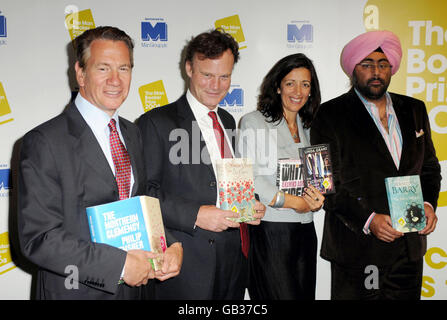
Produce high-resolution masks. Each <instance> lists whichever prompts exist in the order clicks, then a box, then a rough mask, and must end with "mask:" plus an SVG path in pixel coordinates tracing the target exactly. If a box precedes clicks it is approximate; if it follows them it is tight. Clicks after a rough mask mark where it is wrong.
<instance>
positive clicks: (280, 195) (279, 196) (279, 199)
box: [272, 191, 286, 208]
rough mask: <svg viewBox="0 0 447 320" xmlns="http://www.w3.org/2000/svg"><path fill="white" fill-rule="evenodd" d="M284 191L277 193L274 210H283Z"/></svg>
mask: <svg viewBox="0 0 447 320" xmlns="http://www.w3.org/2000/svg"><path fill="white" fill-rule="evenodd" d="M285 200H286V199H285V196H284V191H278V192H277V193H276V199H275V204H274V205H273V206H272V207H273V208H282V207H283V206H284V202H285Z"/></svg>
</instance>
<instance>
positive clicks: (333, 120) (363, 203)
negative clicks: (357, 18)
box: [311, 31, 441, 299]
mask: <svg viewBox="0 0 447 320" xmlns="http://www.w3.org/2000/svg"><path fill="white" fill-rule="evenodd" d="M401 56H402V51H401V46H400V41H399V39H398V38H397V36H396V35H394V34H393V33H391V32H389V31H372V32H367V33H364V34H362V35H360V36H358V37H356V38H355V39H353V40H352V41H351V42H349V43H348V44H347V45H346V46H345V48H344V50H343V53H342V59H341V61H342V67H343V70H344V71H345V72H346V74H347V75H348V76H349V77H350V78H351V82H352V85H353V87H352V88H351V90H350V91H349V92H347V93H345V94H343V95H341V96H339V97H337V98H335V99H333V100H330V101H328V102H326V103H324V104H322V105H321V108H320V110H319V111H318V113H317V115H316V118H315V120H314V122H313V123H312V128H311V142H312V144H318V143H329V144H330V148H331V154H332V161H333V170H334V181H335V188H336V194H334V195H328V196H327V197H326V201H325V205H324V209H325V211H326V215H325V222H324V233H323V242H322V246H321V256H322V257H323V258H324V259H326V260H329V261H330V262H331V276H332V280H331V282H332V284H331V297H332V299H420V294H421V285H422V269H423V256H424V254H425V251H426V236H427V235H428V234H429V233H431V232H433V231H434V229H435V227H436V221H437V217H436V214H435V209H436V204H437V200H438V195H439V190H440V181H441V175H440V166H439V162H438V159H437V158H436V153H435V149H434V146H433V142H432V139H431V132H430V123H429V120H428V116H427V110H426V108H425V105H424V103H423V102H422V101H420V100H416V99H414V98H411V97H407V96H403V95H399V94H394V93H389V92H387V88H388V85H389V83H390V81H391V76H392V75H393V74H394V73H395V72H397V70H398V69H399V65H400V60H401ZM407 175H419V176H420V178H421V184H422V191H423V197H424V201H425V202H424V209H425V215H426V219H427V225H426V227H425V228H424V229H423V230H421V231H419V232H413V233H405V234H403V233H401V232H398V231H397V230H395V229H393V228H392V225H391V219H390V215H389V208H388V200H387V195H386V188H385V182H384V180H385V178H387V177H394V176H407Z"/></svg>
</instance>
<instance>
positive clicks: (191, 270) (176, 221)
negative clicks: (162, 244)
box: [138, 30, 265, 299]
mask: <svg viewBox="0 0 447 320" xmlns="http://www.w3.org/2000/svg"><path fill="white" fill-rule="evenodd" d="M238 57H239V53H238V44H237V42H236V41H235V40H234V39H233V38H232V37H231V36H230V35H229V34H226V33H224V32H220V31H217V30H214V31H212V32H205V33H202V34H200V35H198V36H197V37H195V38H193V39H192V40H191V41H190V42H189V44H188V46H187V48H186V58H185V70H186V74H187V75H188V78H189V89H188V91H187V93H186V94H184V95H183V96H181V97H180V99H178V100H177V101H176V102H174V103H171V104H169V105H167V106H163V107H160V108H157V109H154V110H151V111H149V112H147V113H146V114H144V115H143V116H141V118H140V119H139V121H138V126H139V127H140V129H141V133H142V136H143V145H144V155H145V159H146V167H147V179H148V187H149V191H150V193H152V194H154V195H156V196H157V197H159V198H160V202H161V208H162V211H163V219H164V223H165V226H166V228H167V229H169V230H171V231H172V233H173V235H174V236H175V238H176V239H178V240H179V241H181V242H182V244H183V248H184V262H183V266H182V271H181V272H180V275H179V276H177V277H176V278H173V279H170V280H167V281H165V282H163V283H157V286H156V294H157V298H161V299H243V298H244V292H245V287H246V279H247V274H246V273H247V261H246V257H244V255H243V253H242V250H241V232H240V230H239V224H238V223H235V222H232V221H230V220H228V218H231V217H236V216H237V214H236V213H234V212H231V211H224V210H221V209H219V208H218V207H216V203H217V185H216V175H215V160H216V159H218V158H223V157H232V156H233V154H234V153H233V150H234V134H230V132H227V134H226V135H225V134H224V133H223V132H222V135H223V137H222V135H220V136H219V139H218V138H217V136H215V132H214V130H216V134H218V132H219V128H220V127H223V128H224V129H225V130H227V131H234V130H235V127H236V125H235V121H234V119H233V117H232V116H231V115H230V114H229V113H228V112H226V111H225V110H223V109H220V108H218V107H217V105H218V103H219V102H220V101H221V100H222V99H223V98H224V97H225V95H226V93H227V92H228V89H229V87H230V84H231V74H232V71H233V66H234V64H235V63H236V62H237V60H238ZM225 130H224V131H225ZM220 131H222V129H220ZM233 133H234V132H233ZM229 137H231V139H229ZM217 141H219V142H218V143H216V142H217ZM229 141H231V143H229ZM231 146H232V147H233V148H232V147H231ZM256 209H257V210H259V212H258V213H257V216H256V217H257V220H256V221H254V222H252V224H259V223H260V219H261V218H262V217H263V214H264V211H265V207H264V206H263V205H262V204H261V203H259V202H257V205H256ZM246 227H247V226H246V225H243V224H241V231H242V237H243V238H242V241H245V242H244V244H243V245H246V244H247V239H246V238H244V237H245V234H244V233H243V232H244V231H246ZM243 239H245V240H243ZM244 248H246V247H244Z"/></svg>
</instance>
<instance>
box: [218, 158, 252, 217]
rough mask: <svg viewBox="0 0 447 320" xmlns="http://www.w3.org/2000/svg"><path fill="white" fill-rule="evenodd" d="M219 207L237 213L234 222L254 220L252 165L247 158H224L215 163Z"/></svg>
mask: <svg viewBox="0 0 447 320" xmlns="http://www.w3.org/2000/svg"><path fill="white" fill-rule="evenodd" d="M216 171H217V172H216V173H217V183H218V193H219V197H218V198H219V207H220V209H222V210H231V211H234V212H237V213H239V217H238V218H234V219H232V220H234V221H236V222H247V221H253V220H255V218H254V217H253V214H254V213H255V209H254V207H255V201H256V199H255V187H254V179H253V163H252V162H251V161H250V160H249V159H247V158H225V159H218V160H217V162H216Z"/></svg>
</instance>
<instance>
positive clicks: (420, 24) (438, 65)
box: [363, 0, 447, 207]
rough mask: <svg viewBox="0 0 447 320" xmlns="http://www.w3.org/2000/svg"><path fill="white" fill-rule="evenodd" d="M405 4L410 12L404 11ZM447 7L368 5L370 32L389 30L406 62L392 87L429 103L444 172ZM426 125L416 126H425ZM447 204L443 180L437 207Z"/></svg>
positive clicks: (380, 1) (441, 2)
mask: <svg viewBox="0 0 447 320" xmlns="http://www.w3.org/2000/svg"><path fill="white" fill-rule="evenodd" d="M403 7H404V8H405V12H406V14H404V15H401V14H399V10H401V9H402V8H403ZM446 11H447V2H446V1H445V0H432V1H430V5H429V6H424V5H421V3H419V2H417V1H405V0H396V1H386V0H368V1H367V2H366V3H365V7H364V9H363V22H364V26H365V29H366V30H367V31H371V30H390V31H392V32H394V33H395V34H396V35H398V36H399V39H400V41H401V45H402V53H403V55H402V61H401V63H400V68H399V71H398V72H397V73H396V74H395V75H393V78H392V81H391V84H390V88H389V91H392V92H397V93H403V94H406V95H408V96H411V97H414V98H416V99H420V100H423V101H425V105H426V107H427V112H428V117H429V119H430V127H431V137H432V139H433V143H434V145H435V149H436V156H437V157H438V160H439V163H440V165H441V170H442V173H445V172H447V147H446V146H447V52H446V50H445V49H446V46H447V22H446V19H445V18H444V16H443V13H445V12H446ZM420 129H421V128H416V130H420ZM445 206H447V181H446V180H445V179H443V180H442V181H441V193H440V194H439V200H438V207H445Z"/></svg>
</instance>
